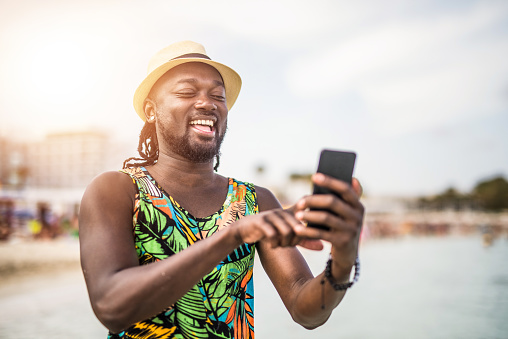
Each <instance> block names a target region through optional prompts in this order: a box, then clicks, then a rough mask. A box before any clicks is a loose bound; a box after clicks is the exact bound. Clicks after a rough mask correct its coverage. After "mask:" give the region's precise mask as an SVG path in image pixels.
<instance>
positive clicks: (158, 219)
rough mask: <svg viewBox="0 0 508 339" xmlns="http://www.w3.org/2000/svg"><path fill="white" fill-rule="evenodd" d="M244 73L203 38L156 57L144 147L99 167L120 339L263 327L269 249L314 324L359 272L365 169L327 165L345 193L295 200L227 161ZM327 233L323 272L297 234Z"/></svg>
mask: <svg viewBox="0 0 508 339" xmlns="http://www.w3.org/2000/svg"><path fill="white" fill-rule="evenodd" d="M240 86H241V80H240V77H239V76H238V74H236V72H235V71H233V70H232V69H230V68H229V67H227V66H225V65H222V64H220V63H217V62H215V61H212V60H210V59H209V58H208V56H207V55H206V52H205V50H204V48H203V46H201V45H200V44H197V43H194V42H190V41H184V42H180V43H176V44H173V45H171V46H169V47H167V48H165V49H163V50H162V51H160V52H159V53H157V54H156V55H155V56H154V58H152V60H151V62H150V67H149V75H148V76H147V78H145V80H144V81H143V82H142V83H141V85H140V86H139V87H138V89H137V91H136V93H135V96H134V107H135V109H136V111H137V113H138V115H139V116H140V117H141V118H142V119H143V120H144V121H145V126H144V127H143V130H142V133H141V136H140V146H139V153H140V155H141V158H137V159H133V158H131V159H128V160H127V161H126V164H124V170H122V171H120V172H108V173H104V174H102V175H100V176H98V177H97V178H95V179H94V180H93V182H92V183H91V184H90V185H89V187H88V188H87V190H86V192H85V194H84V196H83V200H82V205H81V212H80V242H81V263H82V268H83V273H84V276H85V280H86V283H87V288H88V292H89V295H90V300H91V303H92V307H93V309H94V312H95V314H96V315H97V317H98V319H99V320H100V321H101V322H102V323H103V324H104V325H105V326H106V327H107V328H108V329H109V331H110V332H109V338H252V337H254V323H253V321H254V318H253V317H254V312H253V297H254V295H253V289H252V266H253V261H254V254H255V251H257V252H258V253H259V257H260V260H261V263H262V265H263V267H264V269H265V271H266V272H267V274H268V276H269V277H270V279H271V281H272V282H273V284H274V286H275V288H276V289H277V291H278V293H279V295H280V297H281V298H282V301H283V302H284V304H285V306H286V308H287V309H288V311H289V312H290V314H291V316H292V317H293V319H294V320H295V321H296V322H298V323H299V324H301V325H302V326H304V327H305V328H309V329H311V328H315V327H318V326H320V325H321V324H323V323H324V322H325V321H326V320H327V319H328V317H329V316H330V314H331V312H332V310H333V309H334V308H335V307H336V306H337V305H338V304H339V302H340V301H341V300H342V298H343V296H344V294H345V289H346V288H347V287H349V286H350V285H351V283H348V282H349V279H350V274H351V271H352V267H353V265H355V260H356V259H357V253H358V240H359V235H360V231H361V225H362V219H363V206H362V205H361V203H360V202H359V194H360V191H361V188H360V185H359V183H358V182H357V181H356V180H354V181H353V187H351V186H349V185H348V184H346V183H344V182H340V181H338V180H334V179H332V178H330V177H326V176H324V175H315V176H314V177H313V182H314V183H315V184H317V185H320V186H323V187H327V188H329V189H331V190H332V191H335V192H337V193H338V194H340V195H341V197H342V199H338V198H337V197H336V196H335V195H314V196H307V197H304V198H302V199H301V200H300V201H298V203H297V204H296V205H295V206H293V207H292V208H291V209H288V210H283V209H281V206H280V204H279V202H278V201H277V199H276V198H275V197H274V196H273V195H272V193H271V192H270V191H268V190H267V189H264V188H262V187H257V186H254V185H251V184H248V183H244V182H241V181H238V180H235V179H232V178H225V177H223V176H221V175H219V174H217V173H215V172H214V166H213V164H214V159H216V158H217V161H218V154H219V149H220V145H221V142H222V139H223V137H224V134H225V132H226V127H227V116H228V110H229V109H230V108H231V107H232V106H233V104H234V102H235V100H236V98H237V96H238V94H239V91H240ZM129 162H130V163H129ZM311 208H312V209H313V210H310V209H311ZM316 209H317V210H316ZM307 222H312V223H316V224H322V225H325V226H327V227H329V230H328V231H325V230H321V229H317V228H311V227H305V225H304V224H305V223H307ZM320 240H325V241H329V242H330V243H331V245H332V247H331V254H330V255H331V259H330V261H329V262H328V265H327V270H326V271H327V272H328V274H327V277H325V273H322V274H320V275H319V276H317V277H313V276H312V274H311V272H310V270H309V268H308V266H307V264H306V262H305V260H304V259H303V257H302V256H301V254H300V252H299V251H298V249H296V247H295V246H296V245H302V246H305V247H308V248H312V249H322V245H321V241H320Z"/></svg>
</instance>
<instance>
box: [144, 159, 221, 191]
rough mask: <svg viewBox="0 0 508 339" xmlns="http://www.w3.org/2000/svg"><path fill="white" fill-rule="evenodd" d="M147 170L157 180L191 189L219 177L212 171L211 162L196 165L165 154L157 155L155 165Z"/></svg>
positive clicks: (207, 183)
mask: <svg viewBox="0 0 508 339" xmlns="http://www.w3.org/2000/svg"><path fill="white" fill-rule="evenodd" d="M148 170H149V171H151V172H153V173H152V174H154V175H156V176H157V177H159V178H157V179H159V180H164V181H165V180H168V179H170V180H171V182H173V183H180V184H182V185H186V186H192V187H196V186H201V187H203V186H206V185H210V184H212V183H213V182H214V180H215V179H216V178H217V177H218V176H219V175H218V174H216V173H215V172H214V170H213V160H211V161H208V162H200V163H196V162H191V161H189V160H187V159H185V158H183V157H181V156H179V155H176V154H169V153H166V152H165V153H162V152H161V153H159V159H158V160H157V163H156V164H155V165H153V166H150V167H149V168H148Z"/></svg>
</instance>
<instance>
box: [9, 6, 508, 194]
mask: <svg viewBox="0 0 508 339" xmlns="http://www.w3.org/2000/svg"><path fill="white" fill-rule="evenodd" d="M180 40H193V41H196V42H200V43H202V44H203V45H204V46H205V48H206V50H207V53H208V55H209V56H210V57H211V58H212V59H214V60H217V61H219V62H222V63H224V64H226V65H228V66H230V67H232V68H233V69H235V70H236V71H237V72H238V73H239V74H240V76H241V77H242V80H243V87H242V91H241V93H240V96H239V98H238V100H237V102H236V104H235V106H234V107H233V108H232V110H231V111H230V112H229V122H228V123H229V130H228V133H227V135H226V139H225V141H224V144H223V148H222V157H221V166H220V170H219V172H220V173H221V174H224V175H227V176H233V177H236V178H238V179H240V180H247V181H253V182H255V183H258V184H262V185H267V186H269V187H276V186H284V185H288V184H289V183H288V181H287V177H288V176H289V174H291V173H310V172H314V171H315V170H316V168H317V160H318V156H319V152H320V150H321V149H323V148H328V149H339V150H348V151H354V152H356V153H357V163H356V167H355V176H356V177H357V178H359V180H360V181H361V183H362V185H363V187H364V190H365V193H366V194H370V195H378V196H382V195H399V196H400V195H405V196H416V195H424V194H436V193H439V192H442V191H444V190H445V189H447V188H449V187H455V188H456V189H458V190H460V191H463V192H467V191H470V190H471V189H472V188H473V187H474V186H475V185H476V184H477V183H478V182H479V181H481V180H486V179H489V178H492V177H494V176H497V175H504V176H505V178H507V179H508V61H507V59H508V58H507V55H508V2H506V1H490V0H484V1H468V0H463V1H456V0H453V1H432V0H431V1H427V0H426V1H423V0H415V1H401V0H386V1H374V0H370V1H354V2H352V1H342V0H333V1H325V0H314V1H249V2H247V1H238V0H237V1H225V0H216V1H213V2H212V1H185V2H181V1H179V2H176V1H169V0H163V1H159V0H156V1H131V0H121V1H108V0H101V1H96V0H88V1H69V0H66V1H55V0H46V1H37V0H19V1H15V2H14V1H5V0H0V136H3V137H9V138H13V139H19V140H27V141H28V140H37V139H41V138H43V137H44V136H45V135H46V134H48V133H54V132H60V131H67V130H84V129H89V128H93V129H101V130H106V131H108V132H110V133H111V136H112V138H114V139H115V140H117V141H118V142H119V143H124V144H125V145H126V147H127V149H128V150H129V151H130V153H129V154H127V155H128V156H130V155H135V152H136V145H137V140H138V135H139V131H140V130H141V127H142V122H141V120H140V119H139V117H138V116H137V115H136V113H135V112H134V108H133V106H132V97H133V94H134V91H135V89H136V88H137V86H138V85H139V83H140V82H141V81H142V80H143V78H144V77H145V76H146V69H147V65H148V61H149V59H150V58H151V56H152V55H153V54H154V53H156V52H157V51H158V50H160V49H162V48H164V47H166V46H167V45H169V44H171V43H173V42H176V41H180ZM120 166H121V164H118V167H120ZM259 166H263V167H264V169H265V171H264V172H263V174H262V175H261V174H259V173H257V172H256V168H258V167H259Z"/></svg>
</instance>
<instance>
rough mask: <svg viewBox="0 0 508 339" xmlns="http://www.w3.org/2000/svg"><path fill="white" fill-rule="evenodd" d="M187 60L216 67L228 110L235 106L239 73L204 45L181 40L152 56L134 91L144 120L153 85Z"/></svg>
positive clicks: (137, 108) (135, 106) (240, 81)
mask: <svg viewBox="0 0 508 339" xmlns="http://www.w3.org/2000/svg"><path fill="white" fill-rule="evenodd" d="M187 62H202V63H205V64H208V65H210V66H212V67H214V68H215V69H216V70H217V71H218V72H219V73H220V75H221V76H222V80H223V81H224V86H225V88H226V102H227V107H228V110H230V109H231V107H233V104H234V103H235V101H236V98H237V97H238V94H239V93H240V88H241V87H242V79H241V78H240V76H239V75H238V73H236V72H235V71H234V70H232V69H231V68H229V67H228V66H226V65H223V64H221V63H218V62H216V61H213V60H211V59H210V58H209V57H208V55H206V51H205V48H204V47H203V45H201V44H198V43H196V42H193V41H181V42H177V43H174V44H172V45H169V46H168V47H166V48H164V49H162V50H160V51H159V52H157V53H156V54H155V55H154V56H153V57H152V59H151V60H150V62H149V64H148V75H147V77H146V78H145V80H143V81H142V82H141V84H140V85H139V87H138V88H137V89H136V92H135V93H134V109H135V110H136V113H138V115H139V117H140V118H141V119H142V120H143V121H145V120H146V117H145V113H144V112H143V102H144V101H145V99H146V97H147V96H148V93H150V90H151V89H152V86H153V85H154V84H155V83H156V82H157V80H159V78H160V77H161V76H163V75H164V74H165V73H166V72H167V71H169V70H170V69H172V68H173V67H176V66H178V65H181V64H184V63H187Z"/></svg>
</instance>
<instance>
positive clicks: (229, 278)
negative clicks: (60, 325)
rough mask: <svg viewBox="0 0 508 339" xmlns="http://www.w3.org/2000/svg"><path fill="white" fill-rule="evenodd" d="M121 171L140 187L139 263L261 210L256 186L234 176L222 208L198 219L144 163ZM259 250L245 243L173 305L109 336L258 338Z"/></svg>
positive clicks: (135, 214) (162, 256)
mask: <svg viewBox="0 0 508 339" xmlns="http://www.w3.org/2000/svg"><path fill="white" fill-rule="evenodd" d="M121 172H124V173H126V174H128V175H129V176H130V177H131V178H132V180H133V182H134V184H135V185H136V186H137V193H136V198H135V205H134V211H133V232H134V241H135V246H136V251H137V254H138V258H139V263H140V265H146V264H150V263H152V262H155V261H159V260H163V259H165V258H167V257H169V256H171V255H173V254H175V253H177V252H180V251H183V250H185V249H186V248H187V247H189V246H192V244H194V243H195V242H197V241H199V240H201V239H204V238H207V237H210V236H212V235H213V234H214V233H215V232H219V231H220V230H221V229H223V228H224V227H228V226H229V225H230V224H232V223H233V222H235V221H236V220H238V219H240V218H243V217H244V216H247V215H251V214H255V213H258V204H257V198H256V193H255V190H254V186H253V185H252V184H249V183H243V182H240V181H237V180H235V179H232V178H229V188H228V194H227V198H226V200H225V202H224V204H223V205H222V207H221V209H220V210H219V211H217V212H216V213H214V214H213V215H211V216H208V217H205V218H195V217H193V216H192V215H191V214H190V213H189V212H187V211H186V210H185V209H184V208H182V207H181V206H180V205H179V204H178V202H176V201H175V200H174V199H173V198H172V197H171V196H170V195H169V194H167V193H166V192H165V191H164V189H162V187H160V186H159V185H158V184H157V182H156V181H155V180H154V179H153V178H152V177H151V176H150V174H149V173H148V171H146V169H145V168H144V167H137V168H128V169H124V170H121ZM254 254H255V246H254V245H253V244H251V245H249V244H243V245H241V246H240V247H238V248H237V249H236V250H234V251H233V252H232V253H230V254H229V255H228V256H227V257H226V258H224V260H223V261H222V262H220V263H219V264H218V265H217V266H216V267H215V268H214V269H213V270H212V271H211V272H210V273H209V274H208V275H206V276H204V277H203V278H202V279H201V280H200V281H199V283H198V284H197V285H195V286H194V287H192V288H191V290H190V291H189V292H187V293H186V294H185V295H184V296H183V297H182V298H181V299H180V300H178V301H177V302H176V303H175V304H174V305H168V306H169V307H168V309H166V310H165V311H163V312H161V313H160V314H158V315H156V316H155V317H153V318H151V319H147V320H143V321H140V322H138V323H136V324H134V325H132V326H131V327H130V328H128V329H126V330H125V331H123V332H121V333H118V334H112V333H109V335H108V339H114V338H122V339H127V338H151V339H162V338H164V339H166V338H168V339H169V338H235V339H240V338H242V339H243V338H254V286H253V279H252V270H253V265H254ZM189 269H192V268H189Z"/></svg>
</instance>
